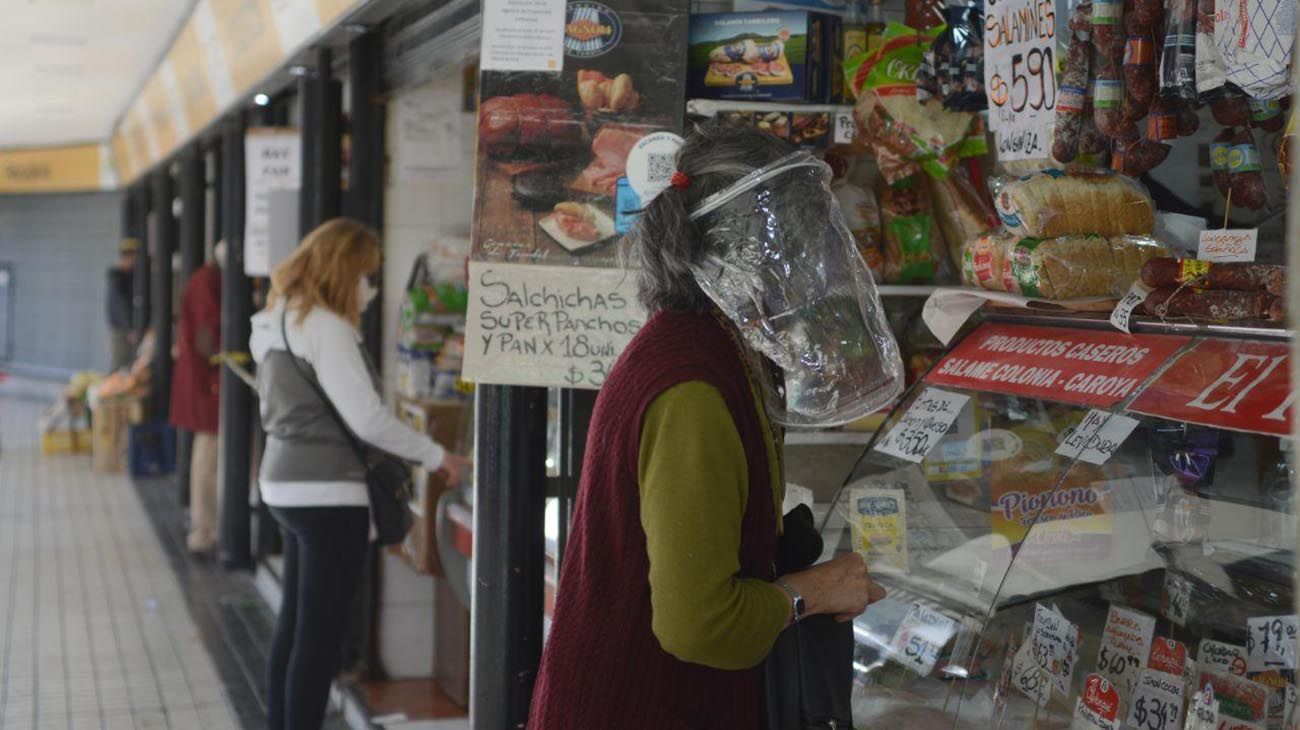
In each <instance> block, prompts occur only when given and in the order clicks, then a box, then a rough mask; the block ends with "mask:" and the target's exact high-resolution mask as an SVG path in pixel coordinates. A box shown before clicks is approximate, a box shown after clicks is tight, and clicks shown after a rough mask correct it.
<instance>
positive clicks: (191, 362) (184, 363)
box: [171, 241, 226, 554]
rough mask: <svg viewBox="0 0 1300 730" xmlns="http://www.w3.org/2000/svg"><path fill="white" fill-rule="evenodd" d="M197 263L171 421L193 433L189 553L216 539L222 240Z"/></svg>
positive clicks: (184, 312) (188, 288)
mask: <svg viewBox="0 0 1300 730" xmlns="http://www.w3.org/2000/svg"><path fill="white" fill-rule="evenodd" d="M213 248H214V251H213V259H212V260H211V261H209V262H208V263H206V264H204V265H203V266H201V267H199V269H198V270H197V271H195V272H194V273H193V274H192V275H191V276H190V280H189V281H188V282H186V283H185V291H184V293H183V294H182V295H181V317H180V328H179V331H178V332H177V335H176V350H177V356H176V369H175V372H174V374H173V377H172V399H171V422H172V424H173V425H175V426H176V427H177V428H183V429H186V430H189V431H192V432H193V433H194V446H193V449H192V450H191V452H190V534H189V537H188V539H187V541H186V542H187V544H188V546H189V549H190V551H191V552H194V553H197V554H206V553H208V552H210V551H211V550H212V549H213V548H214V547H215V546H216V543H217V519H218V518H217V510H218V501H217V499H218V495H217V424H218V410H219V406H218V401H219V398H218V395H219V392H220V383H221V368H220V367H219V366H217V365H214V364H213V363H212V356H213V355H216V354H217V352H218V351H219V349H220V347H221V264H222V263H223V262H224V260H225V255H226V252H225V248H226V246H225V242H224V241H222V242H218V243H217V245H216V246H214V247H213Z"/></svg>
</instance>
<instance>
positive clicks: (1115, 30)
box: [1092, 0, 1124, 62]
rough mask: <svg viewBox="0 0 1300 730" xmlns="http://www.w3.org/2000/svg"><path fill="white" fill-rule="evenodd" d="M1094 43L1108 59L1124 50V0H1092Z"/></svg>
mask: <svg viewBox="0 0 1300 730" xmlns="http://www.w3.org/2000/svg"><path fill="white" fill-rule="evenodd" d="M1092 43H1093V45H1094V46H1095V47H1096V48H1097V50H1098V51H1099V52H1101V53H1102V54H1103V55H1104V56H1105V57H1106V58H1107V59H1110V60H1114V61H1116V62H1118V61H1119V57H1120V56H1121V55H1122V54H1123V52H1124V0H1092Z"/></svg>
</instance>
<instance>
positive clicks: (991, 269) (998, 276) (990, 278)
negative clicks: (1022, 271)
mask: <svg viewBox="0 0 1300 730" xmlns="http://www.w3.org/2000/svg"><path fill="white" fill-rule="evenodd" d="M1019 240H1020V239H1019V237H1017V236H1016V235H1015V234H1012V233H1007V232H1006V231H995V232H992V233H986V234H984V235H981V236H976V237H974V238H971V239H969V240H968V241H966V245H965V246H964V247H963V249H962V255H961V278H962V281H963V282H964V283H965V284H966V285H967V286H973V287H978V288H980V289H987V290H989V291H1003V292H1012V293H1015V292H1016V291H1017V290H1016V288H1015V283H1014V281H1013V280H1012V278H1011V266H1010V256H1011V247H1012V246H1015V245H1016V242H1017V241H1019Z"/></svg>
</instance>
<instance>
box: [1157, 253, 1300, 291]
mask: <svg viewBox="0 0 1300 730" xmlns="http://www.w3.org/2000/svg"><path fill="white" fill-rule="evenodd" d="M1142 283H1143V284H1146V285H1147V286H1149V287H1151V288H1153V289H1161V288H1166V287H1178V286H1183V285H1187V286H1192V287H1196V288H1198V289H1237V290H1241V291H1251V290H1263V291H1267V292H1268V293H1270V294H1272V295H1274V296H1282V295H1283V294H1285V293H1286V267H1285V266H1277V265H1274V264H1256V263H1247V262H1210V261H1198V260H1196V259H1175V258H1167V257H1160V258H1154V259H1151V260H1149V261H1147V262H1146V263H1145V264H1144V265H1143V266H1142Z"/></svg>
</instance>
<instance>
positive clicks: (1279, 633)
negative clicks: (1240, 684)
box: [1246, 615, 1296, 672]
mask: <svg viewBox="0 0 1300 730" xmlns="http://www.w3.org/2000/svg"><path fill="white" fill-rule="evenodd" d="M1246 629H1247V631H1246V671H1248V672H1266V671H1269V670H1270V669H1295V654H1296V617H1295V615H1286V616H1259V617H1256V618H1249V619H1246Z"/></svg>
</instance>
